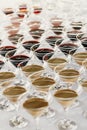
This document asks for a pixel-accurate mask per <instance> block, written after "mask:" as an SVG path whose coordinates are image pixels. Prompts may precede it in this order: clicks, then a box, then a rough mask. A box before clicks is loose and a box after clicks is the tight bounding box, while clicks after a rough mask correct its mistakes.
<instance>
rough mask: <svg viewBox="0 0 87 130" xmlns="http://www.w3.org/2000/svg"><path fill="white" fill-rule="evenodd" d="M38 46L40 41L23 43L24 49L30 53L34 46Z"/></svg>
mask: <svg viewBox="0 0 87 130" xmlns="http://www.w3.org/2000/svg"><path fill="white" fill-rule="evenodd" d="M36 44H39V41H37V40H28V41H25V42H23V43H22V45H23V47H24V48H25V49H26V50H28V51H30V50H31V47H32V46H33V45H36Z"/></svg>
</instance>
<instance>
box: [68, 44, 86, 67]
mask: <svg viewBox="0 0 87 130" xmlns="http://www.w3.org/2000/svg"><path fill="white" fill-rule="evenodd" d="M72 51H73V50H72ZM72 51H71V52H70V53H72ZM86 58H87V51H86V50H85V48H84V47H82V46H81V47H79V48H78V49H77V51H75V53H74V54H73V55H72V59H73V60H74V61H75V62H76V63H77V64H78V65H79V66H82V63H83V61H84V60H85V59H86Z"/></svg>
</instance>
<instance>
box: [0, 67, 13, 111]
mask: <svg viewBox="0 0 87 130" xmlns="http://www.w3.org/2000/svg"><path fill="white" fill-rule="evenodd" d="M14 79H15V74H14V73H13V72H11V71H6V70H4V71H3V69H1V71H0V86H1V87H0V110H6V111H11V110H13V109H14V108H13V106H12V105H11V104H10V103H9V102H8V100H7V99H6V98H5V97H3V94H2V92H3V90H4V89H5V88H7V87H8V86H9V84H11V83H12V82H14Z"/></svg>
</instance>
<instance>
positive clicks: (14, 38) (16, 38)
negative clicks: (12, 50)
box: [8, 34, 24, 45]
mask: <svg viewBox="0 0 87 130" xmlns="http://www.w3.org/2000/svg"><path fill="white" fill-rule="evenodd" d="M23 38H24V37H23V35H22V34H14V35H9V36H8V39H9V41H11V42H12V43H13V44H14V45H15V44H17V43H19V42H21V41H22V40H23Z"/></svg>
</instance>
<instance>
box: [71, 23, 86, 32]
mask: <svg viewBox="0 0 87 130" xmlns="http://www.w3.org/2000/svg"><path fill="white" fill-rule="evenodd" d="M71 26H72V28H73V29H74V30H81V28H82V27H83V23H82V22H81V21H78V22H72V23H71Z"/></svg>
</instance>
